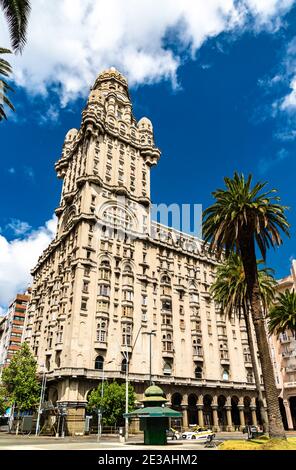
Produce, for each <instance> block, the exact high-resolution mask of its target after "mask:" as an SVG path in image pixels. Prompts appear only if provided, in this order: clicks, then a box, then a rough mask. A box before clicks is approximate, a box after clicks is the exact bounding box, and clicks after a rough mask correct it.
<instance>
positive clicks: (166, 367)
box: [163, 362, 172, 375]
mask: <svg viewBox="0 0 296 470" xmlns="http://www.w3.org/2000/svg"><path fill="white" fill-rule="evenodd" d="M163 374H164V375H172V366H171V364H170V363H169V362H166V363H165V364H164V366H163Z"/></svg>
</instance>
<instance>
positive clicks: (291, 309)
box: [268, 289, 296, 336]
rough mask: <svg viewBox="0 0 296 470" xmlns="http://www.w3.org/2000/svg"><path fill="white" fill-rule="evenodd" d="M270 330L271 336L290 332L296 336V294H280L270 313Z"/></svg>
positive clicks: (293, 292) (286, 292) (287, 292)
mask: <svg viewBox="0 0 296 470" xmlns="http://www.w3.org/2000/svg"><path fill="white" fill-rule="evenodd" d="M268 330H269V333H270V334H275V335H277V336H278V335H279V334H280V333H285V331H287V330H290V331H291V332H292V333H294V334H296V293H295V291H294V289H293V290H292V292H290V291H289V290H286V291H285V292H282V293H281V294H279V296H278V297H277V298H276V302H275V304H274V305H273V306H272V308H271V309H270V311H269V319H268Z"/></svg>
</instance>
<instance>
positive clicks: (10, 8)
mask: <svg viewBox="0 0 296 470" xmlns="http://www.w3.org/2000/svg"><path fill="white" fill-rule="evenodd" d="M0 7H1V8H2V10H3V12H4V16H5V17H6V20H7V22H8V28H9V35H10V41H11V46H12V49H13V52H22V50H23V47H24V45H25V44H26V38H27V27H28V18H29V14H30V10H31V6H30V1H29V0H0Z"/></svg>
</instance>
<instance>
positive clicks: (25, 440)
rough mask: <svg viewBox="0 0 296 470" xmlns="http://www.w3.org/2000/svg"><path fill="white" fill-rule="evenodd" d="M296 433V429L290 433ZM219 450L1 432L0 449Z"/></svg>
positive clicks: (178, 443)
mask: <svg viewBox="0 0 296 470" xmlns="http://www.w3.org/2000/svg"><path fill="white" fill-rule="evenodd" d="M287 434H288V436H289V437H296V432H289V433H287ZM229 439H246V435H245V434H242V433H238V432H236V433H217V436H216V440H217V441H223V440H229ZM142 449H146V450H151V449H158V450H172V451H173V450H197V451H200V450H215V448H210V449H208V448H205V445H204V443H199V442H196V441H182V440H180V441H169V442H168V444H167V445H166V446H144V444H143V436H142V435H138V436H131V437H130V438H129V440H128V442H127V443H121V442H119V438H118V436H104V437H103V438H102V439H101V440H100V441H99V442H98V441H97V437H96V436H95V435H91V436H83V437H65V438H55V437H47V436H40V437H35V436H27V435H20V436H15V435H11V434H7V433H0V450H142Z"/></svg>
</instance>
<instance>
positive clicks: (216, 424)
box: [211, 404, 220, 432]
mask: <svg viewBox="0 0 296 470" xmlns="http://www.w3.org/2000/svg"><path fill="white" fill-rule="evenodd" d="M211 407H212V411H213V431H215V432H218V431H220V429H219V422H218V404H212V405H211Z"/></svg>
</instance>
